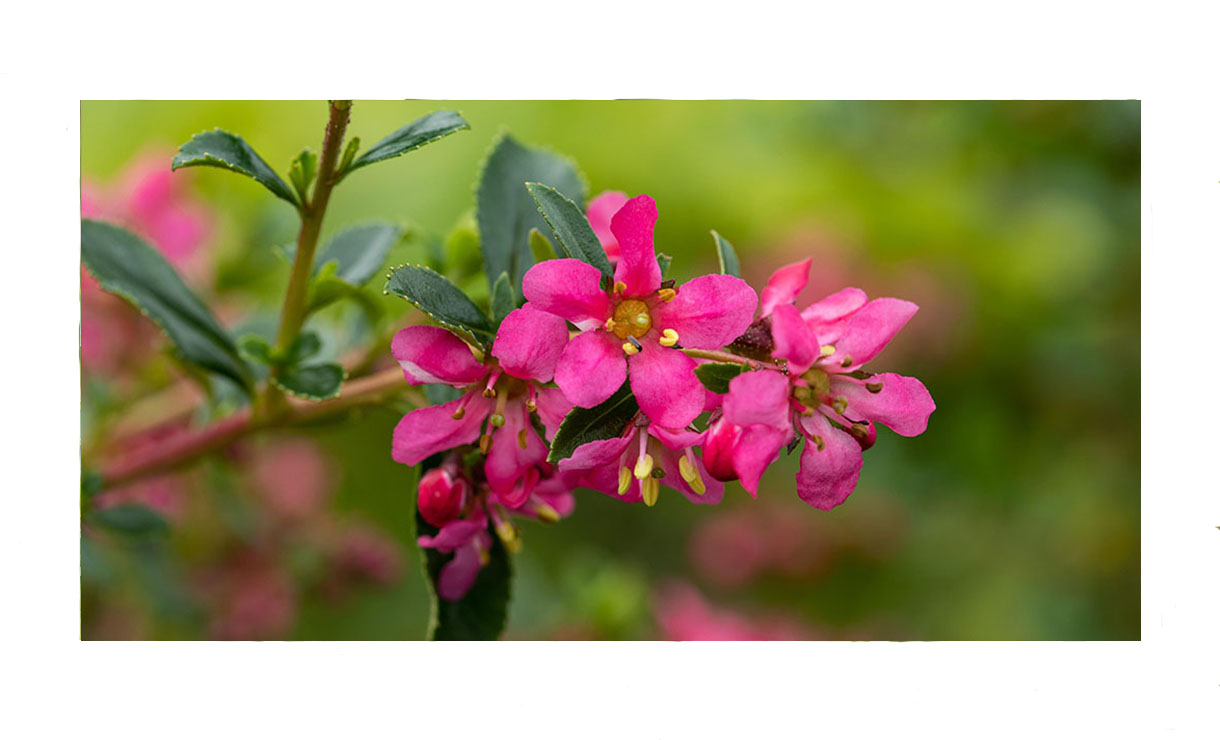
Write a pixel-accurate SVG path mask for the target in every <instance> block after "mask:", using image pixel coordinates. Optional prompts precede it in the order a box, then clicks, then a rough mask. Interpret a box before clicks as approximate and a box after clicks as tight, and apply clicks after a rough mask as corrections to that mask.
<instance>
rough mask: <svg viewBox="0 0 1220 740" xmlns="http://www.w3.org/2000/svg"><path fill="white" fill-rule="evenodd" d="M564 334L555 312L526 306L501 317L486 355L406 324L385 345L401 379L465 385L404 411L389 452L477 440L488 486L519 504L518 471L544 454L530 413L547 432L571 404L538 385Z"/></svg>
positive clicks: (425, 453) (420, 455)
mask: <svg viewBox="0 0 1220 740" xmlns="http://www.w3.org/2000/svg"><path fill="white" fill-rule="evenodd" d="M567 340H568V328H567V325H566V324H564V322H563V320H562V319H560V318H558V317H557V316H554V315H551V314H548V313H546V312H544V311H538V310H536V309H534V308H533V307H531V306H528V305H527V306H525V307H523V308H519V309H517V310H515V311H513V312H512V313H510V314H509V315H508V316H507V317H506V318H505V319H504V322H503V323H502V324H501V325H500V330H499V332H498V333H497V335H496V340H495V343H494V344H493V345H492V349H491V353H490V355H489V356H488V358H487V360H486V362H480V361H479V360H477V359H476V358H475V356H474V354H473V353H472V352H471V350H470V347H469V346H467V345H466V343H465V342H463V341H462V340H460V339H458V338H457V337H456V336H454V335H453V334H451V333H449V332H448V331H446V330H444V329H440V328H437V327H433V326H410V327H407V328H406V329H403V330H402V331H400V332H398V334H397V335H395V336H394V340H393V343H392V345H391V352H392V353H393V355H394V358H395V359H397V360H398V363H399V364H400V365H401V366H402V369H403V373H404V374H405V375H406V378H407V382H409V383H411V384H413V385H420V384H427V383H441V384H444V385H450V386H453V387H456V388H464V389H466V392H465V393H464V394H463V395H462V397H461V398H459V399H456V400H454V401H450V402H449V403H445V404H441V405H439V406H431V407H428V408H422V409H416V410H415V411H412V412H411V413H409V414H407V415H406V416H404V417H403V418H402V421H400V422H399V423H398V426H397V428H395V430H394V446H393V455H394V459H395V460H397V461H398V462H400V463H404V464H407V465H415V464H417V463H419V462H422V461H423V460H424V459H425V458H427V457H429V456H431V455H434V454H436V453H438V452H444V451H446V450H450V449H453V448H454V447H460V446H461V445H466V444H472V443H474V442H475V441H476V440H477V441H478V442H479V446H480V449H481V450H482V451H483V453H484V454H485V455H486V456H487V461H486V463H485V465H484V473H485V474H486V476H487V482H488V483H489V484H490V486H491V489H492V491H493V492H495V494H496V496H497V497H498V498H499V500H500V503H502V504H503V505H505V506H507V507H509V508H515V507H517V506H520V505H521V504H522V503H523V502H524V501H525V499H526V498H527V497H528V496H529V490H528V487H527V486H525V485H524V480H525V479H524V476H525V475H526V473H527V471H529V470H530V469H531V468H533V467H534V466H535V465H537V464H538V463H541V462H542V461H544V460H546V455H547V446H546V443H545V442H543V440H542V438H541V437H540V436H539V435H538V433H537V432H536V431H534V425H533V424H532V423H531V421H530V415H531V414H537V415H538V418H539V420H540V421H541V422H542V425H543V427H544V428H545V429H546V433H547V437H548V438H549V437H551V436H553V435H554V434H555V430H556V429H558V428H559V424H560V423H561V422H562V421H563V417H564V416H566V415H567V413H568V412H569V411H571V410H572V404H571V403H569V402H568V400H567V399H566V398H564V395H563V393H562V392H560V390H559V389H557V388H547V387H543V385H542V384H544V383H547V382H550V380H551V379H552V378H553V377H554V374H555V363H556V361H557V360H558V359H559V353H560V352H562V351H563V347H564V345H565V344H566V343H567ZM484 422H486V423H487V426H486V431H484Z"/></svg>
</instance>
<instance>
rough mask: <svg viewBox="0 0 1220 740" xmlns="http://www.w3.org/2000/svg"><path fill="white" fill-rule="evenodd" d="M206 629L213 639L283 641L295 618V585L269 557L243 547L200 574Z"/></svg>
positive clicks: (289, 631)
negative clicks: (208, 619) (208, 618)
mask: <svg viewBox="0 0 1220 740" xmlns="http://www.w3.org/2000/svg"><path fill="white" fill-rule="evenodd" d="M200 590H201V592H202V595H203V596H204V598H205V600H206V601H207V603H208V605H209V611H210V612H211V615H212V616H211V622H210V624H209V626H208V632H209V634H210V635H211V637H212V639H216V640H283V639H286V638H287V637H288V636H289V634H290V633H291V631H292V627H293V623H294V622H295V620H296V600H297V594H296V588H295V586H294V585H293V583H292V579H291V578H289V576H288V574H287V573H285V572H284V571H282V570H281V569H279V568H278V567H277V566H276V564H275V562H274V560H273V558H272V557H271V556H269V555H267V554H264V553H261V552H258V551H256V550H253V549H246V550H243V551H242V552H240V553H239V554H238V555H237V556H236V557H234V558H232V559H230V560H229V561H228V562H226V563H225V564H224V565H222V566H220V568H218V569H217V570H214V571H212V572H210V573H207V574H205V575H204V576H203V579H202V583H201V589H200Z"/></svg>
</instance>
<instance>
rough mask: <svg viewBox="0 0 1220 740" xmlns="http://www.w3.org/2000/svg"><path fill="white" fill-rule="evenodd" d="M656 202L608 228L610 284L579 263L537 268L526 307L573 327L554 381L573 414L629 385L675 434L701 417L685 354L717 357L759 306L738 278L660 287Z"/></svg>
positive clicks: (624, 212) (642, 198)
mask: <svg viewBox="0 0 1220 740" xmlns="http://www.w3.org/2000/svg"><path fill="white" fill-rule="evenodd" d="M656 220H657V208H656V203H654V202H653V200H652V198H650V197H648V196H647V195H639V196H636V197H635V198H632V199H631V200H629V201H627V202H626V204H624V205H623V206H622V208H620V209H618V211H617V212H615V214H614V216H613V217H612V218H611V220H610V230H611V232H612V233H613V235H614V237H615V239H616V240H617V244H618V249H619V259H618V264H617V265H616V266H615V269H614V283H613V285H611V286H609V287H608V288H603V287H602V285H601V277H602V275H601V273H600V272H599V271H598V270H597V268H595V267H593V266H592V265H588V264H586V263H584V262H581V261H580V260H576V259H555V260H548V261H546V262H541V263H539V264H537V265H534V266H533V267H532V268H530V270H529V272H527V273H526V274H525V281H524V286H523V291H524V294H525V297H526V299H528V301H529V303H528V304H527V305H528V306H532V307H534V308H536V309H539V310H541V311H546V312H549V313H551V314H553V315H555V316H559V317H562V318H564V319H567V320H568V321H571V322H572V323H573V324H574V325H575V326H576V327H577V328H578V329H580V333H579V334H578V335H576V336H575V337H574V338H573V339H572V340H571V341H570V342H569V343H568V344H567V346H566V347H564V348H563V350H562V354H561V355H560V357H559V362H558V364H557V365H556V366H555V382H556V384H558V385H559V387H560V388H561V389H563V392H564V395H565V396H567V398H568V399H569V400H570V401H572V402H573V403H574V404H576V405H578V406H582V407H585V408H591V407H593V406H596V405H597V404H599V403H601V402H602V401H605V400H606V399H607V398H609V397H610V396H611V395H613V394H614V392H615V391H617V390H618V389H619V387H621V386H622V384H623V381H624V380H625V379H629V380H630V383H631V390H632V392H633V393H634V394H635V397H636V400H637V401H638V402H639V405H640V408H641V409H642V410H643V412H644V413H645V414H646V415H647V416H648V417H649V419H651V420H652V421H653V422H654V423H656V424H659V425H661V426H664V427H669V428H673V429H681V428H683V427H685V426H686V425H687V424H689V423H690V422H691V421H692V420H693V419H694V418H695V417H696V416H698V415H699V413H700V412H701V411H703V406H704V401H705V393H704V390H703V386H702V385H701V384H700V383H699V380H698V379H697V378H696V377H695V373H694V369H695V361H694V360H693V359H692V358H690V357H688V356H687V355H686V354H685V353H683V352H682V351H681V350H682V348H692V349H705V350H715V349H719V348H720V347H722V346H724V345H725V344H727V343H729V342H731V341H732V340H733V339H734V338H735V337H737V336H738V335H740V334H741V333H742V332H743V331H745V329H746V328H747V327H748V326H749V325H750V321H751V319H752V318H753V316H754V310H755V308H756V307H757V305H758V297H757V295H755V293H754V291H753V289H751V288H750V286H749V285H747V284H746V283H745V281H743V280H741V279H740V278H736V277H732V276H730V275H705V276H703V277H698V278H695V279H694V280H691V281H690V282H687V283H685V284H683V285H681V286H678V287H675V286H674V283H673V281H669V280H666V281H664V282H662V280H661V267H660V265H659V264H658V263H657V256H656V252H655V250H654V249H653V226H654V225H655V223H656Z"/></svg>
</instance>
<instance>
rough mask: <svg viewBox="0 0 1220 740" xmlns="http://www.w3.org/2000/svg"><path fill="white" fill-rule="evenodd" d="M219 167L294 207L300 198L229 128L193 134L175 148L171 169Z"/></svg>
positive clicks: (298, 203)
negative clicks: (244, 176) (256, 184)
mask: <svg viewBox="0 0 1220 740" xmlns="http://www.w3.org/2000/svg"><path fill="white" fill-rule="evenodd" d="M196 166H203V167H222V168H224V169H226V170H233V171H234V172H240V173H241V174H243V175H247V176H249V177H252V178H254V179H255V180H257V181H258V182H260V183H262V184H263V186H264V187H265V188H267V189H268V190H270V191H271V192H272V193H274V194H275V195H276V196H277V197H279V198H282V199H284V200H286V201H288V202H289V203H291V204H292V205H294V206H299V205H300V201H298V200H297V197H296V195H295V194H294V193H293V192H292V189H291V188H289V187H288V185H287V184H286V183H285V182H284V181H283V180H281V179H280V176H279V175H277V174H275V170H273V169H271V166H270V165H268V164H267V163H266V162H265V161H263V158H262V157H260V156H258V152H256V151H254V149H252V148H251V147H250V145H249V144H247V143H246V141H245V140H244V139H242V138H241V137H240V136H237V135H236V134H231V133H229V132H228V131H222V130H220V129H216V130H214V131H204V132H203V133H201V134H195V135H194V136H193V137H191V140H190V141H188V142H186V143H185V144H183V145H182V147H181V148H179V149H178V153H177V154H176V155H174V162H173V165H172V166H171V169H175V170H176V169H180V168H182V167H196Z"/></svg>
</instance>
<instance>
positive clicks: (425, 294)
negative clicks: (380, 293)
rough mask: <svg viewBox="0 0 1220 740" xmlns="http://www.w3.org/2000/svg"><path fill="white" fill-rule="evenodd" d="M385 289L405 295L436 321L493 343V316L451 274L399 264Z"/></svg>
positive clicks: (481, 342) (477, 340) (485, 343)
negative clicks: (486, 312) (463, 290)
mask: <svg viewBox="0 0 1220 740" xmlns="http://www.w3.org/2000/svg"><path fill="white" fill-rule="evenodd" d="M385 290H386V292H387V293H393V294H394V295H398V296H402V297H403V298H406V299H407V300H408V301H410V302H411V303H413V304H415V307H416V308H418V309H419V310H421V311H423V312H424V313H426V314H428V316H429V317H430V318H431V319H433V320H434V321H436V322H437V323H439V324H441V325H442V326H445V327H447V328H450V329H456V330H458V331H461V332H465V333H466V334H468V335H469V336H470V337H471V338H472V339H474V340H475V341H476V342H478V343H480V344H483V345H488V346H490V344H491V342H492V341H493V340H494V339H495V338H496V331H495V328H494V327H493V326H492V324H491V319H489V318H487V315H486V314H484V313H483V312H482V311H481V310H480V309H479V307H478V306H476V305H475V304H474V301H472V300H470V298H469V297H468V296H467V295H466V294H465V293H463V292H462V291H461V290H460V289H459V288H458V287H457V286H456V285H454V284H453V283H451V282H450V281H449V278H447V277H445V276H444V275H441V274H440V273H438V272H436V271H434V270H430V269H428V268H427V267H421V266H419V265H401V266H399V267H396V268H394V270H393V272H391V273H390V279H389V280H387V281H386V285H385Z"/></svg>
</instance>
